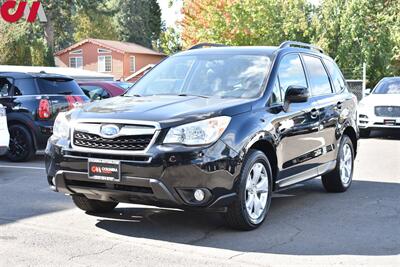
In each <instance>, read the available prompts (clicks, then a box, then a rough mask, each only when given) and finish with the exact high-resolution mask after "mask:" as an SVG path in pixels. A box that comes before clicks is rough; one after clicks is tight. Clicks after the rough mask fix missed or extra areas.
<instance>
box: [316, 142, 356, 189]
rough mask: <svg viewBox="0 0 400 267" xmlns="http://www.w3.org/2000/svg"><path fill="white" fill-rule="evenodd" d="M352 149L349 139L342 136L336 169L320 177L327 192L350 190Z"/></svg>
mask: <svg viewBox="0 0 400 267" xmlns="http://www.w3.org/2000/svg"><path fill="white" fill-rule="evenodd" d="M353 171H354V148H353V143H352V142H351V139H350V138H349V137H348V136H347V135H343V137H342V140H341V142H340V146H339V152H338V156H337V160H336V167H335V169H334V170H333V171H331V172H330V173H327V174H325V175H322V184H323V185H324V188H325V190H326V191H327V192H332V193H340V192H345V191H347V189H349V188H350V186H351V183H352V181H353Z"/></svg>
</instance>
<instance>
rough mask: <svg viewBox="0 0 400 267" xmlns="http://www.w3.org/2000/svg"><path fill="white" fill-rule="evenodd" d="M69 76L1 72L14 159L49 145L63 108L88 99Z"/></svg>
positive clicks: (0, 92)
mask: <svg viewBox="0 0 400 267" xmlns="http://www.w3.org/2000/svg"><path fill="white" fill-rule="evenodd" d="M88 101H89V99H88V97H87V96H86V95H85V94H84V93H83V91H82V89H81V88H80V87H79V86H78V84H77V83H76V82H75V81H74V80H73V79H72V78H69V77H67V76H62V75H57V74H46V73H35V74H30V73H20V72H1V73H0V104H2V105H3V106H4V107H5V108H6V113H7V121H8V129H9V132H10V137H11V138H10V147H9V151H8V153H7V157H8V158H9V159H10V160H11V161H27V160H29V159H30V158H32V156H33V155H35V152H36V151H37V150H43V149H45V148H46V144H47V139H48V138H49V137H50V136H51V135H52V133H53V124H54V120H55V118H56V117H57V114H58V113H59V112H61V111H68V110H70V109H72V108H74V107H75V106H76V105H77V104H82V103H84V102H88Z"/></svg>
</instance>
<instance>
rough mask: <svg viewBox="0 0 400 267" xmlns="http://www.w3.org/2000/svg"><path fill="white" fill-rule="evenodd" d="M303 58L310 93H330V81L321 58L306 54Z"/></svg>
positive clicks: (316, 94) (315, 94) (314, 94)
mask: <svg viewBox="0 0 400 267" xmlns="http://www.w3.org/2000/svg"><path fill="white" fill-rule="evenodd" d="M303 58H304V63H305V65H306V69H307V73H308V77H309V79H310V85H311V94H312V95H313V96H318V95H326V94H331V93H332V88H331V83H330V82H329V77H328V74H327V73H326V71H325V68H324V65H323V64H322V61H321V59H319V58H317V57H313V56H306V55H304V56H303Z"/></svg>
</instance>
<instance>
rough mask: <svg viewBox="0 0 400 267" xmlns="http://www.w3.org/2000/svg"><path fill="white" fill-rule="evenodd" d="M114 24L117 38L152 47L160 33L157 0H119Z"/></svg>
mask: <svg viewBox="0 0 400 267" xmlns="http://www.w3.org/2000/svg"><path fill="white" fill-rule="evenodd" d="M117 6H118V9H119V11H118V13H117V14H116V18H115V19H116V22H117V23H116V24H117V32H118V36H119V39H120V40H121V41H126V42H134V43H138V44H141V45H143V46H146V47H149V48H152V47H153V43H154V42H156V41H157V40H158V39H159V37H160V33H161V27H162V24H161V9H160V6H159V5H158V2H157V0H119V1H118V4H117Z"/></svg>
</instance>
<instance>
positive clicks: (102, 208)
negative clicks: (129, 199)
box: [72, 195, 118, 213]
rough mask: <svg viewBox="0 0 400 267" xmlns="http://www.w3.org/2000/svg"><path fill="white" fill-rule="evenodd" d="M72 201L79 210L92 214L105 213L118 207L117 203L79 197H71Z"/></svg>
mask: <svg viewBox="0 0 400 267" xmlns="http://www.w3.org/2000/svg"><path fill="white" fill-rule="evenodd" d="M72 200H73V201H74V204H75V206H77V207H78V208H79V209H81V210H84V211H87V212H92V213H107V212H110V211H112V210H114V209H115V207H116V206H117V205H118V203H117V202H106V201H100V200H93V199H88V198H87V197H85V196H80V195H73V196H72Z"/></svg>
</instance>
